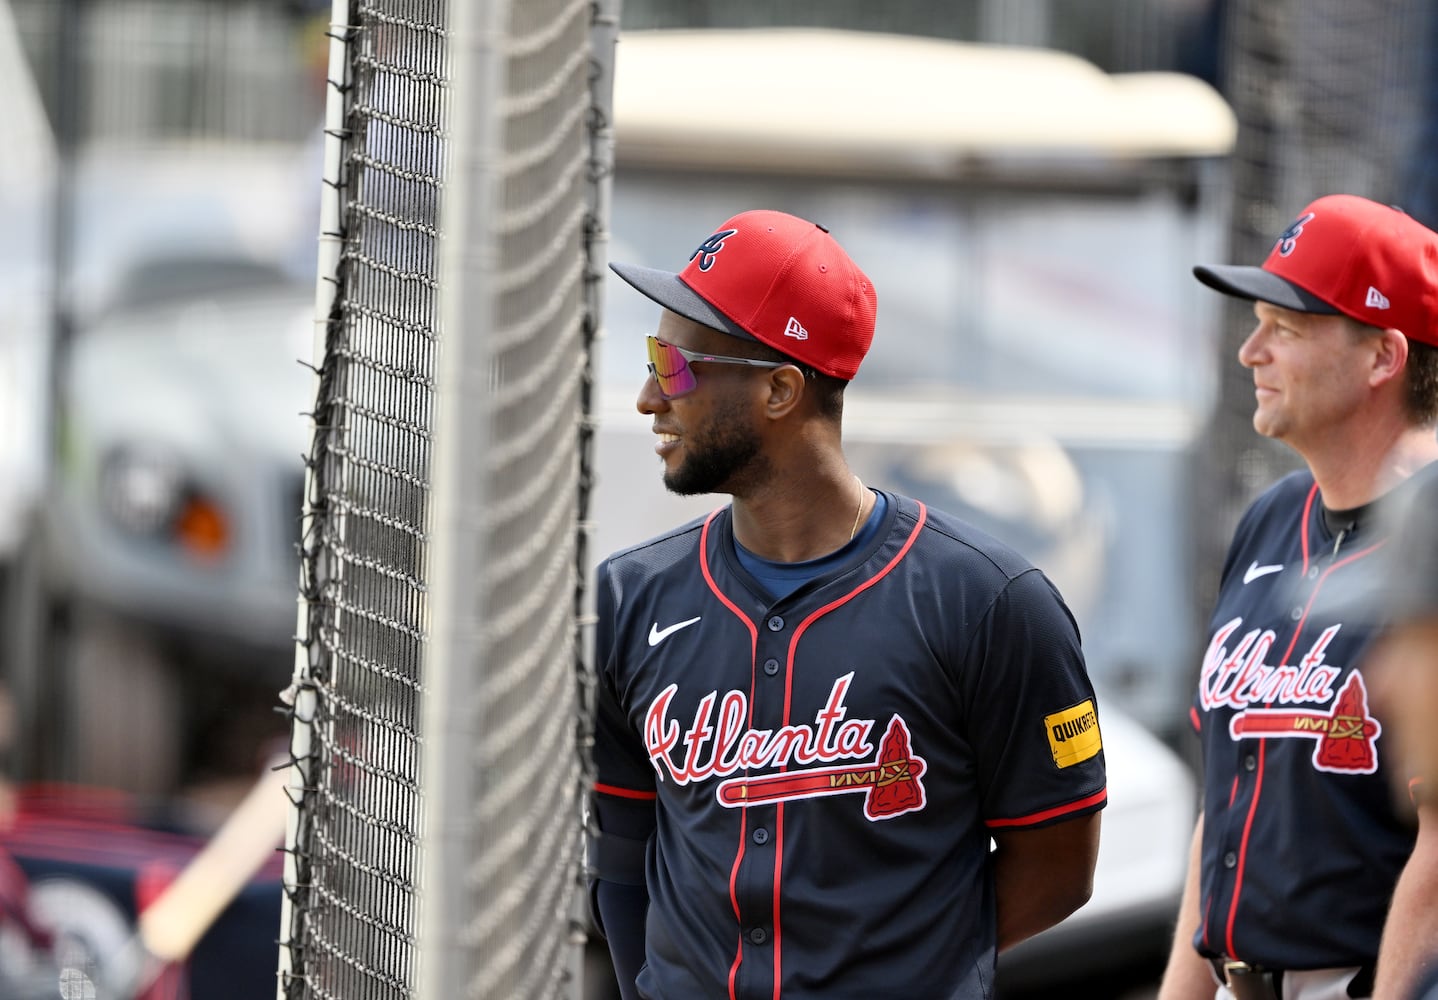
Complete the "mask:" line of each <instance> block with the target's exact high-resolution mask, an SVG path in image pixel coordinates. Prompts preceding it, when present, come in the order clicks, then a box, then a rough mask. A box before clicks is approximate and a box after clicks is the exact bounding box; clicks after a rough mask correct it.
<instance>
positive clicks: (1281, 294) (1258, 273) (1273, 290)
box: [1193, 265, 1338, 316]
mask: <svg viewBox="0 0 1438 1000" xmlns="http://www.w3.org/2000/svg"><path fill="white" fill-rule="evenodd" d="M1193 276H1194V277H1195V278H1197V279H1198V280H1199V281H1201V282H1203V283H1204V284H1205V285H1207V286H1208V287H1209V288H1213V289H1216V290H1218V291H1220V292H1223V293H1224V294H1225V295H1233V296H1235V297H1237V298H1240V299H1249V300H1254V299H1256V300H1258V301H1259V302H1268V303H1271V304H1273V305H1275V306H1282V307H1283V308H1284V309H1292V310H1293V311H1294V312H1301V313H1318V314H1320V315H1324V316H1337V315H1338V310H1337V309H1335V308H1333V306H1331V305H1329V304H1328V303H1327V302H1324V301H1323V300H1322V299H1320V298H1319V297H1318V296H1316V295H1314V294H1313V293H1312V292H1310V291H1308V290H1306V289H1303V288H1300V287H1299V286H1298V285H1295V284H1294V283H1293V282H1291V281H1289V280H1288V279H1287V278H1280V277H1279V276H1278V275H1276V274H1274V273H1273V272H1271V271H1265V270H1264V269H1263V268H1261V267H1246V266H1241V265H1220V266H1217V267H1203V266H1199V267H1195V268H1194V269H1193Z"/></svg>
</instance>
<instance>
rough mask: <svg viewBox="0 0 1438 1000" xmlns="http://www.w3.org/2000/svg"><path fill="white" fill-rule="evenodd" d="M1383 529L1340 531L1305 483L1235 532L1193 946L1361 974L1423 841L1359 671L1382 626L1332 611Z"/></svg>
mask: <svg viewBox="0 0 1438 1000" xmlns="http://www.w3.org/2000/svg"><path fill="white" fill-rule="evenodd" d="M1384 530H1386V526H1385V524H1384V522H1383V520H1382V519H1381V518H1377V517H1365V519H1364V521H1363V522H1360V524H1359V525H1358V526H1357V528H1355V529H1350V530H1345V531H1342V532H1339V533H1337V534H1335V533H1334V532H1332V531H1330V530H1329V528H1328V526H1327V525H1326V524H1325V518H1324V516H1323V510H1322V504H1321V499H1320V497H1319V495H1318V488H1317V486H1316V485H1315V483H1314V481H1313V477H1312V476H1311V475H1309V474H1308V473H1307V472H1295V473H1293V474H1291V475H1289V476H1287V477H1285V478H1284V479H1283V480H1282V481H1280V482H1279V483H1277V484H1276V485H1274V486H1273V487H1272V488H1270V489H1269V490H1268V491H1267V492H1266V493H1264V494H1263V495H1262V496H1261V497H1259V499H1258V500H1257V501H1255V502H1254V504H1253V505H1252V506H1251V507H1250V508H1249V510H1248V511H1247V512H1246V513H1245V514H1244V516H1243V518H1242V520H1241V521H1240V522H1239V525H1238V529H1237V531H1236V532H1235V534H1234V538H1233V542H1232V545H1231V547H1230V549H1229V553H1228V558H1227V561H1226V562H1225V564H1224V568H1223V579H1222V582H1221V584H1220V588H1219V596H1218V601H1217V604H1216V607H1215V610H1214V613H1213V618H1212V622H1211V630H1210V638H1209V642H1208V648H1207V650H1206V651H1205V653H1204V657H1203V666H1202V672H1201V675H1200V678H1199V687H1198V697H1197V699H1196V701H1195V704H1194V710H1193V719H1194V724H1195V726H1196V727H1197V728H1198V730H1199V734H1200V738H1201V740H1202V744H1203V759H1204V768H1205V774H1206V777H1205V788H1204V808H1203V816H1204V820H1203V855H1202V882H1201V888H1202V895H1201V901H1200V907H1201V909H1200V914H1201V923H1200V927H1199V931H1198V934H1197V935H1196V936H1195V939H1194V944H1195V947H1197V948H1198V949H1199V951H1200V952H1202V953H1204V954H1206V955H1227V956H1229V957H1232V958H1237V959H1241V960H1243V961H1245V962H1249V963H1253V964H1257V965H1263V966H1267V967H1269V968H1274V969H1321V968H1331V967H1338V966H1350V965H1366V964H1370V963H1373V962H1374V961H1375V960H1376V958H1377V956H1378V941H1379V936H1380V933H1381V931H1382V928H1383V922H1384V919H1385V917H1386V914H1387V910H1388V903H1389V899H1390V897H1391V894H1392V890H1393V886H1394V883H1395V882H1396V881H1397V879H1398V875H1399V873H1400V871H1401V870H1402V868H1403V865H1404V864H1405V863H1406V861H1407V859H1408V855H1409V854H1410V853H1411V851H1412V848H1413V843H1414V838H1415V829H1414V827H1413V826H1412V825H1411V824H1410V823H1409V822H1408V821H1405V820H1404V819H1403V818H1402V817H1400V816H1399V815H1398V814H1397V811H1396V809H1395V808H1394V802H1393V791H1392V784H1391V778H1390V776H1389V774H1388V773H1387V771H1388V769H1389V768H1391V767H1393V766H1396V765H1395V764H1394V763H1393V762H1390V761H1389V760H1387V755H1386V754H1385V742H1384V740H1383V724H1382V722H1381V721H1380V720H1379V719H1378V718H1377V717H1375V715H1374V714H1373V711H1372V709H1371V707H1370V705H1369V701H1368V689H1367V685H1366V681H1365V680H1364V676H1363V669H1362V659H1363V654H1364V652H1365V650H1366V649H1367V648H1368V646H1369V643H1370V641H1371V639H1372V637H1373V635H1374V629H1375V627H1376V626H1375V623H1374V622H1373V621H1372V615H1371V614H1369V613H1367V612H1365V611H1364V610H1363V609H1361V608H1360V607H1359V606H1358V602H1356V601H1351V600H1350V601H1334V600H1329V599H1325V591H1327V593H1328V594H1329V595H1331V594H1333V593H1335V592H1343V591H1345V590H1348V591H1354V590H1356V589H1357V587H1356V585H1355V583H1354V581H1355V579H1363V578H1369V577H1371V574H1372V572H1373V565H1374V561H1375V560H1374V557H1375V555H1376V554H1377V553H1378V551H1379V550H1380V549H1381V548H1382V546H1383V544H1384V538H1383V537H1382V535H1381V534H1380V532H1382V531H1384Z"/></svg>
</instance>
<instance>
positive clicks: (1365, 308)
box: [1159, 195, 1438, 1000]
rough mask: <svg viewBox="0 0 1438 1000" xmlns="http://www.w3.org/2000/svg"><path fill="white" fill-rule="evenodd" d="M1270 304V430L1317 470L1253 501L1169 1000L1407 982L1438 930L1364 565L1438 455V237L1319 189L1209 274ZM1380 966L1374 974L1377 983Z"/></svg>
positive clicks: (1208, 660)
mask: <svg viewBox="0 0 1438 1000" xmlns="http://www.w3.org/2000/svg"><path fill="white" fill-rule="evenodd" d="M1194 273H1195V274H1196V276H1197V277H1198V278H1199V280H1200V281H1202V282H1203V283H1204V284H1206V285H1209V286H1210V287H1212V288H1215V289H1217V290H1218V291H1220V292H1223V293H1225V294H1228V295H1232V296H1236V297H1239V298H1243V299H1248V300H1250V301H1252V302H1253V303H1254V306H1253V309H1254V314H1255V315H1256V317H1257V320H1258V322H1257V325H1256V326H1255V328H1254V329H1253V332H1252V333H1251V334H1250V335H1249V336H1248V338H1247V340H1246V341H1245V342H1244V343H1243V345H1242V346H1241V347H1240V348H1239V353H1238V359H1239V361H1240V363H1241V364H1243V365H1244V366H1245V367H1247V368H1249V369H1251V370H1252V371H1253V380H1254V391H1255V397H1256V406H1255V411H1254V416H1253V425H1254V428H1255V430H1257V431H1258V432H1259V433H1260V434H1262V435H1264V436H1266V437H1270V438H1274V439H1276V440H1279V441H1282V442H1283V443H1284V444H1286V445H1288V446H1289V447H1290V448H1292V449H1293V450H1294V451H1295V452H1297V453H1298V455H1299V456H1301V457H1302V458H1303V460H1304V462H1305V464H1306V468H1305V469H1303V470H1300V471H1298V472H1294V473H1291V474H1290V475H1288V476H1286V477H1285V478H1283V479H1282V480H1281V481H1280V482H1278V483H1277V484H1275V485H1274V486H1272V487H1271V488H1269V489H1268V490H1267V491H1266V492H1264V493H1263V494H1262V495H1261V496H1260V497H1259V498H1258V499H1257V500H1256V501H1255V502H1254V503H1253V504H1252V505H1251V506H1250V507H1249V509H1248V510H1247V511H1246V512H1245V514H1244V515H1243V517H1242V519H1241V520H1240V522H1239V524H1238V527H1237V529H1236V531H1235V533H1234V536H1233V540H1232V543H1231V545H1230V548H1229V552H1228V556H1227V559H1226V561H1225V564H1224V567H1223V575H1222V580H1221V583H1220V587H1219V594H1218V600H1217V603H1216V606H1215V610H1214V612H1213V615H1212V618H1211V632H1210V639H1209V643H1208V648H1207V649H1206V651H1205V653H1204V656H1203V662H1202V668H1201V672H1200V678H1199V690H1198V696H1197V698H1196V700H1195V703H1194V707H1193V708H1192V710H1191V717H1192V720H1193V724H1194V727H1195V729H1196V730H1197V732H1198V735H1199V738H1200V742H1201V746H1202V752H1203V764H1204V771H1205V774H1204V798H1203V804H1202V810H1201V812H1200V816H1199V820H1198V823H1197V825H1196V829H1195V831H1194V836H1193V841H1192V852H1191V858H1190V870H1189V878H1188V883H1187V886H1186V889H1185V893H1184V897H1183V903H1182V906H1181V909H1180V911H1179V914H1178V922H1177V928H1176V934H1175V939H1174V943H1173V948H1172V951H1171V954H1170V959H1169V963H1168V967H1167V969H1166V971H1165V975H1164V978H1163V983H1162V986H1161V989H1160V993H1159V996H1160V998H1161V1000H1200V998H1202V1000H1208V998H1210V997H1218V998H1230V997H1236V998H1237V1000H1253V998H1261V1000H1276V998H1280V997H1281V998H1282V1000H1344V998H1362V997H1370V996H1379V997H1384V998H1390V997H1397V996H1400V995H1401V993H1402V991H1403V990H1404V989H1406V988H1407V987H1408V986H1409V984H1411V983H1412V982H1413V980H1414V979H1415V977H1416V975H1417V972H1418V969H1419V968H1420V966H1421V965H1422V961H1423V956H1424V955H1425V954H1426V953H1427V951H1428V949H1429V948H1430V947H1431V944H1430V942H1431V941H1433V940H1434V939H1435V934H1438V908H1435V907H1434V906H1433V900H1434V898H1435V888H1438V812H1435V811H1434V809H1433V807H1432V806H1431V805H1426V804H1425V805H1420V807H1419V808H1418V810H1417V823H1416V829H1415V824H1414V822H1413V818H1412V817H1411V816H1410V815H1405V814H1404V811H1403V810H1400V809H1398V808H1397V807H1396V804H1395V802H1394V801H1393V798H1392V796H1391V795H1390V791H1389V789H1390V783H1391V781H1392V780H1393V774H1394V771H1395V769H1401V768H1402V766H1403V763H1402V761H1400V760H1399V759H1398V754H1397V753H1396V752H1395V747H1394V746H1393V741H1392V740H1384V739H1381V736H1382V735H1383V733H1384V731H1385V727H1384V726H1383V724H1382V723H1381V722H1380V721H1379V719H1378V717H1377V716H1376V715H1373V714H1371V706H1370V701H1369V698H1368V693H1367V683H1368V682H1367V679H1366V677H1365V669H1364V657H1365V655H1366V654H1367V652H1368V650H1369V646H1370V643H1371V641H1372V639H1373V636H1374V634H1375V632H1376V627H1375V625H1374V624H1373V623H1372V622H1371V620H1367V619H1366V618H1365V616H1363V615H1360V614H1358V613H1356V612H1344V611H1343V610H1341V609H1338V608H1335V607H1333V606H1332V605H1329V604H1323V603H1321V602H1319V596H1320V593H1321V592H1322V591H1323V589H1324V588H1325V587H1327V588H1341V587H1343V586H1344V585H1345V580H1349V581H1351V580H1352V579H1353V578H1354V577H1356V576H1364V575H1365V569H1364V567H1365V566H1371V565H1372V563H1371V562H1370V560H1372V559H1373V557H1374V554H1375V553H1377V552H1378V551H1380V550H1381V548H1382V546H1383V544H1384V541H1385V532H1386V531H1387V526H1386V525H1387V519H1386V518H1380V517H1379V516H1378V515H1379V513H1380V511H1381V510H1383V509H1384V508H1388V507H1390V505H1393V504H1397V503H1400V502H1401V501H1402V498H1403V497H1404V495H1405V494H1406V492H1407V491H1409V490H1412V489H1414V488H1416V487H1417V485H1418V484H1419V483H1420V482H1422V481H1423V480H1424V479H1426V478H1427V477H1429V476H1431V475H1433V468H1434V467H1433V466H1432V463H1433V462H1434V461H1435V459H1438V438H1435V423H1438V349H1435V347H1434V345H1438V234H1435V233H1434V232H1433V231H1431V230H1429V229H1427V228H1425V227H1424V226H1422V225H1421V224H1420V223H1418V222H1417V221H1415V220H1414V219H1412V218H1411V217H1409V216H1407V215H1406V214H1404V213H1402V212H1400V211H1398V210H1395V209H1393V208H1390V207H1387V206H1384V205H1380V204H1377V203H1374V202H1372V201H1369V200H1367V199H1364V198H1358V197H1355V196H1351V195H1330V196H1328V197H1324V198H1319V199H1318V200H1316V201H1314V202H1313V203H1312V204H1310V205H1308V206H1307V207H1306V208H1305V209H1304V210H1303V211H1302V212H1301V213H1300V214H1299V216H1298V218H1297V219H1296V220H1295V221H1294V222H1293V223H1292V225H1290V226H1289V227H1288V228H1287V229H1286V230H1285V231H1284V232H1283V233H1282V234H1281V235H1280V236H1279V238H1278V240H1277V241H1276V242H1275V244H1274V246H1273V249H1272V250H1271V251H1270V253H1269V255H1268V257H1267V259H1266V260H1265V261H1264V263H1263V265H1262V267H1241V266H1240V267H1233V266H1227V267H1197V268H1195V269H1194ZM1375 977H1376V978H1375Z"/></svg>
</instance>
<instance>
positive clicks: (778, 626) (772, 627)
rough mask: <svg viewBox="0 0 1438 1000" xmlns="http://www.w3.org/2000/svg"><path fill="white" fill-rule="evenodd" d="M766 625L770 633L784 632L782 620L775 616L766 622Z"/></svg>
mask: <svg viewBox="0 0 1438 1000" xmlns="http://www.w3.org/2000/svg"><path fill="white" fill-rule="evenodd" d="M766 624H767V625H768V626H769V631H770V632H782V631H784V619H782V618H780V617H779V616H778V615H775V616H774V617H773V618H770V619H769V621H768V622H766Z"/></svg>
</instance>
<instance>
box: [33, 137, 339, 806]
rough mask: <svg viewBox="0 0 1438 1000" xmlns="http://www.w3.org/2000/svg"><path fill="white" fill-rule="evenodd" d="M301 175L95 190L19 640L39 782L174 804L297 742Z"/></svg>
mask: <svg viewBox="0 0 1438 1000" xmlns="http://www.w3.org/2000/svg"><path fill="white" fill-rule="evenodd" d="M302 163H303V157H302V156H301V155H300V154H299V153H297V152H296V151H294V150H293V149H291V148H289V147H285V148H280V149H272V150H260V149H254V148H249V149H224V148H216V149H206V148H204V147H199V148H196V147H193V146H176V147H173V148H151V149H147V150H106V151H104V152H100V151H97V152H96V153H94V154H93V156H92V157H91V158H90V159H89V160H88V161H87V163H86V164H85V169H84V171H83V172H82V173H81V175H80V177H79V178H78V181H77V187H76V200H77V211H76V219H77V230H78V234H77V239H76V260H75V266H74V270H73V272H72V273H71V274H70V275H69V280H68V281H67V282H66V284H65V294H66V296H67V300H66V301H67V303H68V305H69V307H70V309H71V317H72V322H73V328H74V334H73V336H72V337H71V339H70V341H69V343H68V348H67V349H66V350H64V351H63V352H62V353H61V354H60V355H59V358H58V365H59V369H58V370H59V372H60V377H59V380H58V382H57V385H56V390H57V391H56V401H55V402H56V405H55V410H54V414H53V419H54V420H55V421H56V425H57V427H58V433H57V435H56V437H57V446H56V449H55V453H54V454H53V456H51V463H52V465H51V468H50V474H49V477H48V478H49V481H48V490H49V491H48V493H47V494H46V495H45V497H44V500H43V502H39V503H36V504H35V505H34V506H33V509H30V510H29V511H27V512H26V513H27V516H26V518H25V520H24V530H23V531H22V533H21V538H22V544H21V545H20V546H19V547H18V549H17V559H16V561H15V563H14V570H13V573H12V584H13V585H12V588H11V590H12V602H13V604H14V605H18V606H19V609H18V611H16V610H12V614H13V615H14V618H13V622H14V624H13V626H12V628H11V629H10V630H9V634H8V635H7V637H6V651H7V656H6V662H7V664H8V668H7V675H8V676H7V679H8V682H9V684H10V687H11V689H12V693H13V696H14V697H15V699H16V702H17V708H18V714H19V717H20V718H21V719H22V720H23V722H24V724H23V726H22V732H21V734H20V747H19V751H20V753H19V760H20V761H21V762H22V775H21V776H22V777H27V778H34V777H48V778H64V779H67V780H73V781H81V782H84V783H86V784H98V785H103V786H107V787H113V788H120V789H127V790H130V791H134V792H145V793H150V794H156V795H165V794H169V793H172V792H174V791H175V790H176V788H177V786H178V784H179V783H180V782H183V781H189V780H193V779H195V778H196V776H195V775H194V774H191V773H189V772H188V770H187V769H188V767H189V766H190V764H192V763H194V762H195V761H197V760H199V759H201V758H203V759H204V762H205V766H207V767H209V768H211V769H218V770H227V769H228V770H236V771H241V772H245V773H248V771H249V769H250V767H251V766H252V765H253V763H254V760H252V759H250V758H251V756H252V755H257V754H259V753H260V752H261V751H260V749H258V748H255V747H254V746H253V744H256V743H260V742H263V740H264V738H266V734H268V736H277V735H279V734H282V733H283V732H284V725H283V720H282V719H281V718H280V717H279V716H278V715H277V714H276V713H275V712H274V711H273V706H275V705H276V704H277V696H278V692H279V691H280V690H281V689H282V688H283V687H284V686H285V684H286V682H287V680H288V677H289V673H290V669H291V666H292V664H293V635H294V626H295V614H296V610H295V602H296V593H297V585H298V556H297V552H296V543H297V541H298V538H299V515H300V509H301V493H302V490H303V476H304V466H303V455H304V453H305V452H306V451H307V449H308V434H309V424H308V420H307V418H306V416H305V414H306V413H307V411H308V410H309V408H310V407H311V405H312V401H313V380H312V374H311V372H310V371H309V370H308V369H306V368H305V367H304V366H303V365H302V364H301V363H300V362H301V361H302V360H304V361H308V360H309V359H311V358H312V356H313V342H314V321H313V316H314V305H313V303H314V285H313V281H312V280H310V279H309V277H308V276H307V275H305V274H304V273H303V270H302V269H301V268H299V267H298V266H297V265H296V260H297V253H298V251H297V250H296V246H297V245H299V246H308V247H313V240H314V232H313V231H312V230H311V231H309V232H303V231H302V230H301V228H300V227H301V226H302V225H303V224H304V223H305V222H308V221H310V220H309V219H308V218H307V217H306V215H305V213H304V212H303V211H301V209H302V207H303V204H304V196H303V193H302V191H301V188H300V184H299V181H300V179H301V177H302V176H303V175H302V173H301V166H302ZM122 192H123V196H122V195H121V193H122ZM227 741H228V742H227Z"/></svg>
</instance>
